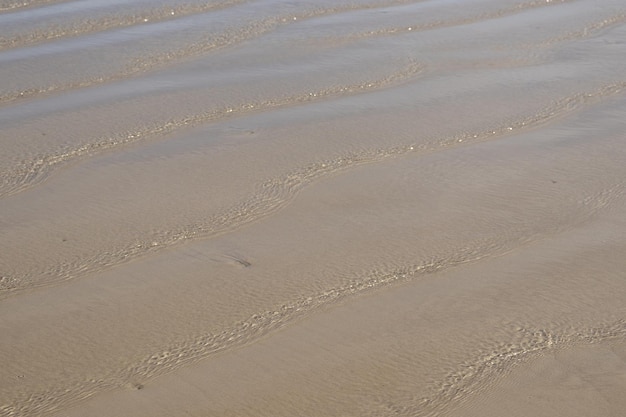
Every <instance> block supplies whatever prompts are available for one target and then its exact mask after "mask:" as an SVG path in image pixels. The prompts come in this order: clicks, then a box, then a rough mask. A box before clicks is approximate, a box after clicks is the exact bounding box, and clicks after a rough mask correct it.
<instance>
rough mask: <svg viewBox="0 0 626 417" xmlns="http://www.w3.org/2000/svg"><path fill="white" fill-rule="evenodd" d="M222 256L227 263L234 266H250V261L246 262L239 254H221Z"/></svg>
mask: <svg viewBox="0 0 626 417" xmlns="http://www.w3.org/2000/svg"><path fill="white" fill-rule="evenodd" d="M223 257H224V258H225V259H226V262H227V263H229V264H231V265H234V266H238V267H241V268H249V267H251V266H252V264H251V263H250V262H248V261H247V260H246V259H244V258H243V257H241V256H235V255H223Z"/></svg>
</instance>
